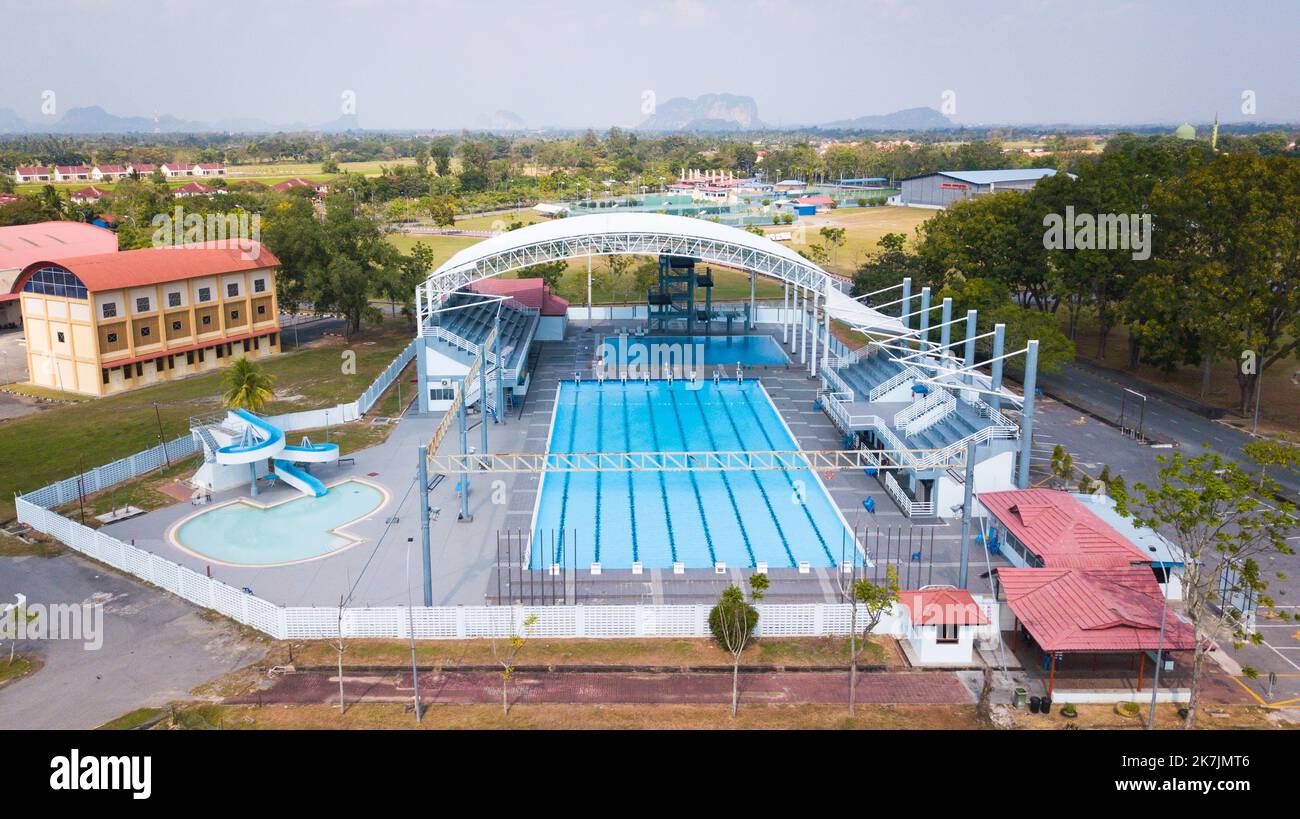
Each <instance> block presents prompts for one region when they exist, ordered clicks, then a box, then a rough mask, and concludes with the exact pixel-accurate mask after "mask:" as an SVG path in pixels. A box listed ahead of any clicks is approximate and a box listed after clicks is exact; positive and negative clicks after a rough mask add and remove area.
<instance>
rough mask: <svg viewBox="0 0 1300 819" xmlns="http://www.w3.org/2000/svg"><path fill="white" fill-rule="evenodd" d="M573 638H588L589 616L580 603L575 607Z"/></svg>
mask: <svg viewBox="0 0 1300 819" xmlns="http://www.w3.org/2000/svg"><path fill="white" fill-rule="evenodd" d="M573 636H574V637H586V636H587V616H586V612H585V611H584V610H583V607H582V604H581V603H579V604H578V605H577V606H574V612H573Z"/></svg>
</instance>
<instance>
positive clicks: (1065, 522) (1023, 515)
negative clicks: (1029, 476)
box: [979, 489, 1151, 569]
mask: <svg viewBox="0 0 1300 819" xmlns="http://www.w3.org/2000/svg"><path fill="white" fill-rule="evenodd" d="M979 501H980V503H981V504H983V505H984V508H985V509H987V510H988V512H989V514H990V515H992V516H993V517H995V518H997V519H998V520H999V521H1001V522H1002V524H1003V525H1004V526H1006V527H1007V529H1009V530H1010V531H1011V532H1012V534H1014V535H1015V536H1016V537H1017V538H1019V539H1020V542H1021V543H1023V544H1025V546H1027V547H1029V549H1030V551H1032V552H1033V553H1034V554H1036V555H1038V556H1039V557H1041V558H1042V559H1043V565H1044V566H1047V567H1050V568H1091V569H1102V568H1108V567H1120V566H1130V565H1132V564H1134V563H1150V562H1151V556H1150V555H1148V554H1146V553H1144V552H1143V551H1142V550H1141V549H1139V548H1138V547H1136V546H1134V545H1133V544H1132V543H1131V542H1130V541H1129V540H1128V538H1126V537H1124V536H1123V535H1121V534H1120V533H1119V532H1117V531H1115V530H1114V529H1113V528H1111V526H1110V524H1108V523H1106V522H1105V521H1104V520H1102V519H1101V518H1099V517H1097V516H1096V515H1095V514H1093V513H1092V512H1091V511H1090V510H1089V509H1088V507H1086V506H1084V505H1083V504H1082V503H1080V502H1079V501H1078V499H1076V498H1074V497H1073V496H1071V495H1070V494H1069V493H1068V492H1057V491H1056V490H1053V489H1015V490H1011V491H1009V492H981V493H980V494H979Z"/></svg>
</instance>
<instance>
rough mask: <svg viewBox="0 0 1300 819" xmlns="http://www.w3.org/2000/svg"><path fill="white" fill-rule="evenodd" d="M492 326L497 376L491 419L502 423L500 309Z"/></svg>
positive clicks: (502, 374)
mask: <svg viewBox="0 0 1300 819" xmlns="http://www.w3.org/2000/svg"><path fill="white" fill-rule="evenodd" d="M539 320H540V319H539ZM493 326H494V327H495V328H496V334H495V335H494V342H493V344H492V346H493V347H495V348H496V349H494V350H493V351H492V354H493V355H495V356H496V358H497V378H496V381H497V385H496V397H497V411H496V418H494V419H493V420H494V421H495V422H496V423H498V424H504V423H505V422H506V413H505V401H506V389H505V383H504V379H505V374H504V372H503V371H504V370H505V362H504V361H502V360H501V311H500V310H497V317H496V321H495V322H493Z"/></svg>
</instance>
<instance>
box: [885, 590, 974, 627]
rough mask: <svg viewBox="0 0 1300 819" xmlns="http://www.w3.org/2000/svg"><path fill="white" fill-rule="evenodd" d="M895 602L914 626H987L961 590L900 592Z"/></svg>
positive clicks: (967, 593)
mask: <svg viewBox="0 0 1300 819" xmlns="http://www.w3.org/2000/svg"><path fill="white" fill-rule="evenodd" d="M898 602H899V603H902V604H903V606H904V607H905V608H906V609H907V612H908V615H909V616H910V617H911V618H912V623H913V624H915V625H918V626H937V625H942V624H948V625H958V626H983V625H987V624H988V622H989V619H988V618H987V617H985V616H984V612H983V611H981V610H980V607H979V604H978V603H976V602H975V598H974V597H972V596H971V593H970V592H968V591H966V590H965V589H920V590H917V591H900V592H899V593H898Z"/></svg>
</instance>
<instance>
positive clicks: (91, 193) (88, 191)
mask: <svg viewBox="0 0 1300 819" xmlns="http://www.w3.org/2000/svg"><path fill="white" fill-rule="evenodd" d="M106 193H108V191H105V190H101V189H100V188H97V187H95V186H94V185H91V186H90V187H89V188H82V189H81V190H79V191H73V192H72V198H73V199H99V198H101V197H103V196H104V195H105V194H106Z"/></svg>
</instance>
